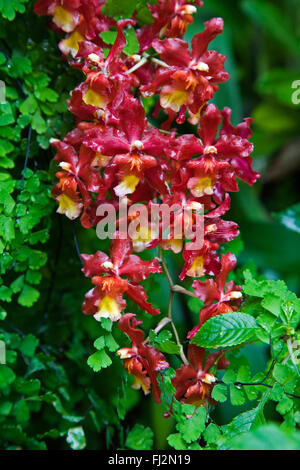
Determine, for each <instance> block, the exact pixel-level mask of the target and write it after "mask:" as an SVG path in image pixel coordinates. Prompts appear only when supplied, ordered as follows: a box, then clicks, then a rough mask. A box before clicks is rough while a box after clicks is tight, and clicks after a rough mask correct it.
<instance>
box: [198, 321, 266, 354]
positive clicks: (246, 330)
mask: <svg viewBox="0 0 300 470" xmlns="http://www.w3.org/2000/svg"><path fill="white" fill-rule="evenodd" d="M257 329H258V325H257V323H256V321H255V319H254V318H253V317H252V316H251V315H247V314H245V313H239V312H232V313H225V314H223V315H218V316H216V317H213V318H210V319H209V320H208V321H207V322H205V323H204V325H202V327H201V328H200V330H199V331H198V332H197V333H196V335H195V336H194V338H193V339H192V341H191V342H192V343H193V344H196V345H197V346H201V347H204V348H219V347H229V346H235V345H238V344H242V343H244V342H245V341H249V340H250V339H252V338H253V337H254V336H255V333H256V331H257Z"/></svg>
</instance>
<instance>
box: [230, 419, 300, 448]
mask: <svg viewBox="0 0 300 470" xmlns="http://www.w3.org/2000/svg"><path fill="white" fill-rule="evenodd" d="M232 448H233V449H235V450H273V451H274V450H275V451H279V450H300V431H294V432H292V433H289V434H287V433H285V432H284V431H283V429H282V428H280V427H279V426H278V425H276V424H266V425H264V426H259V427H258V428H256V429H254V430H253V431H251V432H248V433H245V434H243V435H241V436H239V437H237V438H235V439H234V441H233V442H232Z"/></svg>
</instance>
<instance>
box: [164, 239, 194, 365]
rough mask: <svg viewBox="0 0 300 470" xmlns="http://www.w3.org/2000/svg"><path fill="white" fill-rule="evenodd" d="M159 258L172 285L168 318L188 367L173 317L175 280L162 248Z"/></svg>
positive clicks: (180, 352) (183, 360)
mask: <svg viewBox="0 0 300 470" xmlns="http://www.w3.org/2000/svg"><path fill="white" fill-rule="evenodd" d="M159 257H160V259H161V264H162V267H163V269H164V271H165V273H166V276H167V278H168V281H169V284H170V296H169V305H168V318H169V320H170V323H171V325H172V328H173V332H174V336H175V340H176V343H177V345H178V346H179V354H180V357H181V359H182V362H183V363H184V364H186V365H188V364H189V361H188V360H187V358H186V356H185V354H184V351H183V346H182V344H181V342H180V339H179V335H178V332H177V329H176V326H175V324H174V321H173V317H172V302H173V297H174V291H173V286H174V282H173V279H172V277H171V274H170V272H169V270H168V267H167V265H166V263H165V260H164V258H163V253H162V248H161V247H159Z"/></svg>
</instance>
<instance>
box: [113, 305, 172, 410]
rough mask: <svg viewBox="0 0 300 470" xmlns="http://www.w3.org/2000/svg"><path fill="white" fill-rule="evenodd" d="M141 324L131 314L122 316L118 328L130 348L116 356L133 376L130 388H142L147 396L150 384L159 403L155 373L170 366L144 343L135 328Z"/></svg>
mask: <svg viewBox="0 0 300 470" xmlns="http://www.w3.org/2000/svg"><path fill="white" fill-rule="evenodd" d="M141 323H142V322H141V320H137V319H136V317H135V315H134V314H133V313H126V314H125V315H123V317H122V318H121V320H120V321H119V325H118V326H119V328H120V329H121V330H122V331H124V333H126V334H127V335H128V336H129V338H130V340H131V342H132V346H131V347H130V348H122V349H119V351H118V354H119V356H120V358H121V359H124V367H125V368H126V369H127V370H128V372H129V373H130V374H132V375H133V376H134V383H133V386H132V387H133V388H135V389H140V388H142V390H143V391H144V393H145V395H147V394H148V393H150V386H151V384H152V392H153V397H154V400H155V401H156V402H157V403H160V389H159V386H158V382H157V373H158V372H160V371H161V370H163V369H167V368H169V367H170V366H169V364H168V362H167V361H166V359H165V357H164V355H163V354H162V353H161V352H160V351H158V350H157V349H155V348H154V347H153V346H149V345H148V344H145V343H144V333H143V331H142V330H140V329H138V328H135V327H136V326H138V325H140V324H141Z"/></svg>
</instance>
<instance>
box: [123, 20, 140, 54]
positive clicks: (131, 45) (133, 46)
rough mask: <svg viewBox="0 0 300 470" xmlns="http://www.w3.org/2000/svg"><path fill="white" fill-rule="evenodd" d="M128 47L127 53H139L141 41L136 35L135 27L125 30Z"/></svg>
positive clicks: (125, 50)
mask: <svg viewBox="0 0 300 470" xmlns="http://www.w3.org/2000/svg"><path fill="white" fill-rule="evenodd" d="M125 37H126V47H125V48H124V52H125V54H127V55H129V56H130V55H133V54H137V53H138V52H139V50H140V46H139V42H138V39H137V37H136V33H135V29H134V28H132V27H130V28H128V29H127V30H126V31H125Z"/></svg>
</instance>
